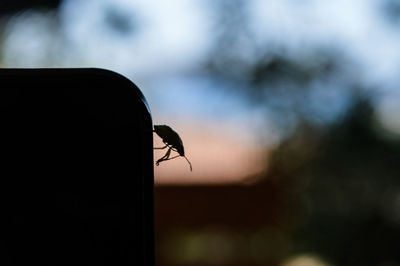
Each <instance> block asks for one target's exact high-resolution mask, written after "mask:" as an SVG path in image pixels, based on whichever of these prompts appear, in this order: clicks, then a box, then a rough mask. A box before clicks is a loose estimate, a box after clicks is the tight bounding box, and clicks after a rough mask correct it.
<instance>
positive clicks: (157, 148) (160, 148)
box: [154, 145, 168, 150]
mask: <svg viewBox="0 0 400 266" xmlns="http://www.w3.org/2000/svg"><path fill="white" fill-rule="evenodd" d="M166 147H168V145H165V146H164V147H154V149H155V150H162V149H165V148H166Z"/></svg>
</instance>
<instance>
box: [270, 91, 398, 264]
mask: <svg viewBox="0 0 400 266" xmlns="http://www.w3.org/2000/svg"><path fill="white" fill-rule="evenodd" d="M373 114H374V111H373V108H372V106H371V103H370V102H369V100H368V99H366V98H363V97H361V98H359V99H358V100H357V101H355V102H354V104H353V106H352V108H350V110H349V112H348V114H347V115H346V116H345V117H344V118H343V119H342V120H341V121H338V122H336V123H335V124H334V125H332V126H330V127H329V128H317V127H315V126H312V125H307V124H304V125H302V126H299V127H298V128H297V130H296V133H295V134H293V135H292V136H291V137H290V138H288V139H287V140H286V141H284V142H283V143H282V144H281V145H280V146H279V148H278V149H277V150H276V152H275V153H274V154H273V156H272V163H271V168H270V172H269V176H271V178H276V177H278V178H282V179H284V180H285V182H287V186H288V187H291V190H292V193H293V197H289V198H291V199H292V200H294V201H300V202H301V208H300V209H297V210H292V211H295V212H296V213H297V215H298V217H299V220H298V221H296V222H295V223H293V224H294V229H293V231H294V236H295V237H294V239H295V245H294V247H295V250H294V252H299V253H310V252H311V253H315V254H319V255H322V256H325V257H327V258H329V259H330V260H331V261H333V262H334V263H335V264H337V265H378V264H379V263H382V262H385V261H386V262H387V261H391V262H396V263H400V254H399V253H398V250H397V242H398V239H399V237H400V201H399V200H400V178H399V171H398V163H399V161H400V142H399V141H396V140H393V139H386V138H384V137H383V136H382V135H381V134H380V132H379V131H378V130H377V127H376V124H375V122H376V121H375V119H374V115H373ZM288 204H291V206H295V203H294V202H288ZM379 265H380V264H379ZM395 265H396V264H395Z"/></svg>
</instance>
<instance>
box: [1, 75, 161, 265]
mask: <svg viewBox="0 0 400 266" xmlns="http://www.w3.org/2000/svg"><path fill="white" fill-rule="evenodd" d="M0 80H1V89H0V123H1V132H2V137H1V138H2V141H1V148H0V150H1V161H0V169H1V178H0V180H1V181H0V182H1V183H0V197H1V201H0V205H1V206H0V213H1V214H0V215H1V216H0V218H1V223H2V226H1V228H0V263H1V264H2V265H32V264H37V265H153V263H154V254H153V157H152V156H153V155H152V122H151V116H150V113H149V111H148V109H147V107H146V103H145V101H144V99H143V96H142V95H141V93H140V91H139V89H138V88H137V87H136V86H135V85H134V84H133V83H131V82H130V81H128V80H127V79H125V78H123V77H122V76H120V75H118V74H115V73H113V72H109V71H105V70H98V69H70V70H67V69H65V70H46V69H42V70H0Z"/></svg>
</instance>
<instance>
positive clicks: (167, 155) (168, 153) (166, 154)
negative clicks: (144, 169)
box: [156, 148, 171, 166]
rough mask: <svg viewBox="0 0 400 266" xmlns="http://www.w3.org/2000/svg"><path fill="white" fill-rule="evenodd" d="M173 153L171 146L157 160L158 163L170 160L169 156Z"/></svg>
mask: <svg viewBox="0 0 400 266" xmlns="http://www.w3.org/2000/svg"><path fill="white" fill-rule="evenodd" d="M170 155H171V148H169V149H168V151H167V152H166V153H165V155H164V156H163V157H161V158H160V159H158V160H157V162H156V165H157V166H158V165H159V164H160V163H161V162H162V161H165V160H168V158H169V156H170Z"/></svg>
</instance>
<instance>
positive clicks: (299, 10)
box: [1, 0, 400, 184]
mask: <svg viewBox="0 0 400 266" xmlns="http://www.w3.org/2000/svg"><path fill="white" fill-rule="evenodd" d="M220 2H223V1H220ZM396 4H397V5H396ZM399 5H400V4H399V3H398V2H396V1H394V0H353V1H346V0H336V1H333V0H331V1H318V0H304V1H300V0H282V1H272V0H271V1H268V0H249V1H246V5H245V7H246V12H247V14H248V15H249V16H248V18H249V19H248V20H247V21H246V22H244V23H247V26H248V28H249V30H250V32H251V34H252V37H253V38H252V40H251V42H253V43H252V45H253V44H254V45H256V46H257V47H271V48H270V49H274V47H276V46H277V44H278V46H280V47H285V51H286V52H285V53H287V54H288V55H289V56H291V57H293V58H301V57H304V56H307V53H308V52H309V51H312V50H313V49H318V48H319V47H332V49H335V50H338V51H340V52H341V53H342V54H344V55H345V57H346V58H347V60H348V62H349V64H348V65H347V67H348V68H349V69H350V71H351V75H354V76H357V77H359V78H360V80H361V81H362V82H364V83H365V84H367V85H368V86H366V87H367V88H370V89H371V90H374V91H375V93H376V95H377V97H376V99H375V100H376V105H377V110H378V111H377V114H376V115H377V117H378V120H379V122H380V124H381V125H382V127H384V128H385V129H386V130H388V131H390V132H392V133H394V134H400V119H399V116H398V114H399V111H400V108H399V107H398V106H400V105H399V101H400V97H399V96H400V95H399V93H400V92H399V90H398V88H397V86H398V85H397V84H400V82H399V81H400V80H399V79H400V75H399V74H400V73H399V72H400V49H398V47H400V19H399V17H400V16H399V14H398V13H399V12H398V13H396V7H397V8H399ZM398 10H399V9H398ZM214 11H215V10H213V6H212V5H210V3H209V2H208V1H200V0H168V1H164V0H162V1H160V0H136V1H130V0H64V1H63V2H62V4H61V7H60V9H59V10H58V11H44V10H31V11H27V12H23V13H20V14H18V15H16V16H14V17H12V18H10V19H9V20H8V21H6V22H3V23H5V30H4V34H3V45H2V47H1V49H2V55H3V56H2V62H1V63H2V66H3V67H100V68H107V69H111V70H114V71H116V72H119V73H121V74H123V75H125V76H126V77H128V78H129V79H131V80H132V81H133V82H134V83H136V84H137V85H138V86H139V88H140V89H141V90H142V91H143V93H144V95H145V97H146V99H147V101H148V103H149V105H150V108H151V110H152V116H153V120H154V123H155V124H168V125H171V126H172V127H173V128H174V129H176V131H177V132H179V133H180V135H181V137H182V139H183V142H184V145H185V148H186V151H187V155H188V158H189V159H190V160H191V161H192V164H193V172H190V171H189V170H188V165H186V164H187V162H186V161H185V160H184V159H183V158H179V159H176V160H175V161H168V162H164V163H163V165H160V166H159V167H155V171H156V172H155V174H156V182H158V183H160V184H171V183H180V182H184V183H193V184H198V183H210V182H212V183H221V182H239V181H240V180H242V179H243V178H244V177H245V176H247V175H252V174H256V173H258V172H260V171H261V170H262V169H263V168H265V167H267V159H266V157H268V156H267V155H266V153H265V151H266V150H269V149H272V148H273V147H274V146H275V145H277V144H278V143H279V140H280V139H281V136H280V133H279V131H278V130H277V129H276V128H277V125H275V124H274V121H272V120H270V119H268V117H266V116H265V113H263V112H262V111H260V110H259V109H258V108H257V107H255V106H251V105H250V104H249V102H248V101H246V100H244V96H243V95H241V94H240V93H238V91H240V88H239V90H237V89H234V88H235V87H240V86H241V85H240V84H235V83H232V82H227V81H226V80H222V79H220V78H218V77H216V76H212V75H210V74H209V73H205V72H204V71H203V70H202V60H204V58H205V57H206V56H207V55H208V53H209V52H210V49H212V44H213V41H215V38H214V37H213V36H214V35H215V34H214V33H215V31H217V30H218V25H217V24H216V23H217V22H216V20H215V16H214V13H213V12H214ZM216 25H217V26H216ZM246 45H249V43H246V42H243V44H242V46H243V47H242V49H241V50H242V51H248V50H249V49H250V47H249V48H248V49H247V47H246ZM254 56H257V55H256V54H251V53H245V55H244V57H247V59H248V60H253V59H254V58H252V57H254ZM335 82H339V83H340V78H338V79H337V80H336V81H333V83H334V84H336V83H335ZM331 85H332V84H331ZM316 86H320V87H322V88H324V87H325V86H326V84H316ZM322 91H323V96H324V97H325V96H326V95H327V94H326V93H325V91H327V90H326V89H324V90H322ZM332 91H333V93H332ZM330 93H331V94H332V95H331V96H332V97H336V96H335V93H334V90H331V92H330ZM321 95H322V94H321ZM331 96H329V97H331ZM329 97H328V98H327V103H329V102H330V99H331V98H329ZM319 99H320V98H319ZM313 102H314V103H317V102H318V101H317V100H315V101H313ZM326 106H327V104H320V105H319V106H318V104H317V105H316V110H321V112H323V111H324V109H323V108H324V107H326ZM332 106H333V107H332V108H334V105H332ZM336 106H337V105H336ZM332 108H330V109H328V110H327V111H326V112H328V113H329V112H334V110H333V109H332ZM337 109H340V108H337ZM332 110H333V111H332ZM339 111H340V110H338V111H337V112H339ZM261 125H262V126H261ZM260 128H263V129H265V128H266V130H264V131H263V132H264V134H263V137H262V139H260V134H259V131H260ZM155 141H156V144H157V137H156V136H155ZM155 156H156V159H157V157H158V156H160V157H161V156H162V153H159V152H158V151H157V152H156V153H155Z"/></svg>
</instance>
